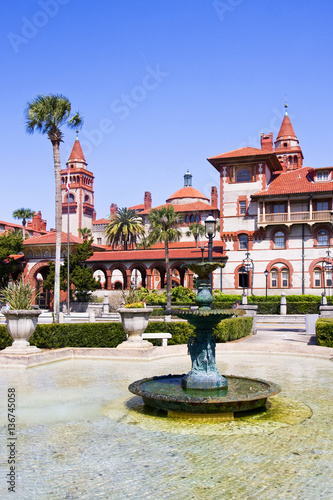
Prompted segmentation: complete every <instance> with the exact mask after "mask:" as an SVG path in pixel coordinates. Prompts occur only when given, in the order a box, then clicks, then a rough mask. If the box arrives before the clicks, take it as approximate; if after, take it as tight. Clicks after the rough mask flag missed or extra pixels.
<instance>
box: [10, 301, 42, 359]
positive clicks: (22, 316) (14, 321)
mask: <svg viewBox="0 0 333 500" xmlns="http://www.w3.org/2000/svg"><path fill="white" fill-rule="evenodd" d="M41 313H42V311H40V310H39V309H18V310H15V309H13V310H9V311H6V312H4V313H3V314H4V316H5V317H6V321H7V330H8V333H9V335H10V336H11V337H12V339H13V341H14V342H13V343H12V345H11V346H9V347H6V349H4V350H3V351H2V352H3V353H8V354H9V353H12V354H29V353H34V352H38V351H40V350H41V349H38V347H36V346H32V345H30V343H29V339H30V337H31V335H32V334H33V333H34V331H35V329H36V326H37V323H38V316H39V315H40V314H41Z"/></svg>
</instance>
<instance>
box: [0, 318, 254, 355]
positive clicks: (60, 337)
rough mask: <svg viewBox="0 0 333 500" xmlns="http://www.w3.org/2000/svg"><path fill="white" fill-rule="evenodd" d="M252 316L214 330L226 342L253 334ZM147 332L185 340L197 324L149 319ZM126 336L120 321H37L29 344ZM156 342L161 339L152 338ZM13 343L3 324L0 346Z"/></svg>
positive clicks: (102, 343) (110, 342)
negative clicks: (49, 322) (168, 334)
mask: <svg viewBox="0 0 333 500" xmlns="http://www.w3.org/2000/svg"><path fill="white" fill-rule="evenodd" d="M251 329H252V318H243V317H240V318H230V319H225V320H223V321H221V323H219V324H218V325H217V327H216V328H215V330H214V334H215V337H216V341H217V342H227V341H229V340H236V339H239V338H241V337H246V336H247V335H250V333H251ZM146 332H147V333H162V332H169V333H171V334H172V339H171V340H169V342H168V343H169V345H175V344H186V343H187V341H188V339H189V337H191V336H192V335H193V334H194V327H193V326H191V325H190V324H189V323H187V322H180V321H179V322H178V321H175V322H170V323H169V322H165V321H154V322H152V321H151V322H149V324H148V327H147V330H146ZM124 340H126V335H125V332H124V329H123V327H122V325H121V323H74V324H70V325H69V324H58V325H56V324H52V325H43V324H41V325H37V327H36V330H35V333H34V334H33V335H32V337H31V338H30V344H31V345H35V346H36V347H39V348H41V349H59V348H61V347H117V345H119V344H120V343H121V342H123V341H124ZM152 342H153V344H154V345H158V344H160V342H161V341H160V340H158V339H156V340H153V341H152ZM11 344H12V339H11V337H10V336H9V335H8V332H7V329H6V327H5V326H2V325H1V326H0V349H4V348H5V347H7V346H9V345H11Z"/></svg>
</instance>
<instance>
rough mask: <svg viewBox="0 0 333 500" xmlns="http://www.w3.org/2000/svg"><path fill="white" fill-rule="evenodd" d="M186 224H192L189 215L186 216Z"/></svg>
mask: <svg viewBox="0 0 333 500" xmlns="http://www.w3.org/2000/svg"><path fill="white" fill-rule="evenodd" d="M185 222H187V223H189V222H190V216H189V215H186V217H185Z"/></svg>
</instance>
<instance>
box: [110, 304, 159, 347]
mask: <svg viewBox="0 0 333 500" xmlns="http://www.w3.org/2000/svg"><path fill="white" fill-rule="evenodd" d="M118 312H119V314H120V316H121V323H122V325H123V328H124V330H125V332H126V334H127V340H125V342H122V343H121V344H119V345H118V346H117V347H118V348H120V349H127V348H138V347H145V348H147V347H153V344H152V343H151V342H148V341H147V340H143V339H142V334H143V332H144V331H145V330H146V328H147V326H148V321H149V316H150V314H151V313H152V312H153V308H152V307H142V308H134V307H133V308H131V307H121V308H120V309H118Z"/></svg>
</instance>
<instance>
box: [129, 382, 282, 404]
mask: <svg viewBox="0 0 333 500" xmlns="http://www.w3.org/2000/svg"><path fill="white" fill-rule="evenodd" d="M225 377H226V379H227V381H228V387H225V388H221V389H215V390H212V389H208V390H202V389H184V388H183V387H182V380H183V378H184V374H182V375H165V376H159V377H152V378H145V379H142V380H137V381H136V382H133V383H132V384H131V385H130V386H129V388H128V389H129V391H130V392H132V393H133V394H136V395H137V396H141V397H142V399H143V402H144V403H145V405H147V406H150V407H152V408H158V409H160V410H164V411H167V412H179V413H188V414H198V413H199V414H212V413H213V414H214V413H215V414H221V413H233V414H237V413H238V412H244V411H250V410H255V409H258V408H265V407H266V403H267V398H268V397H270V396H274V395H276V394H278V393H279V392H280V391H281V389H280V387H279V386H278V385H277V384H274V383H272V382H268V381H267V380H261V379H252V378H245V377H237V376H233V375H227V376H225Z"/></svg>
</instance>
